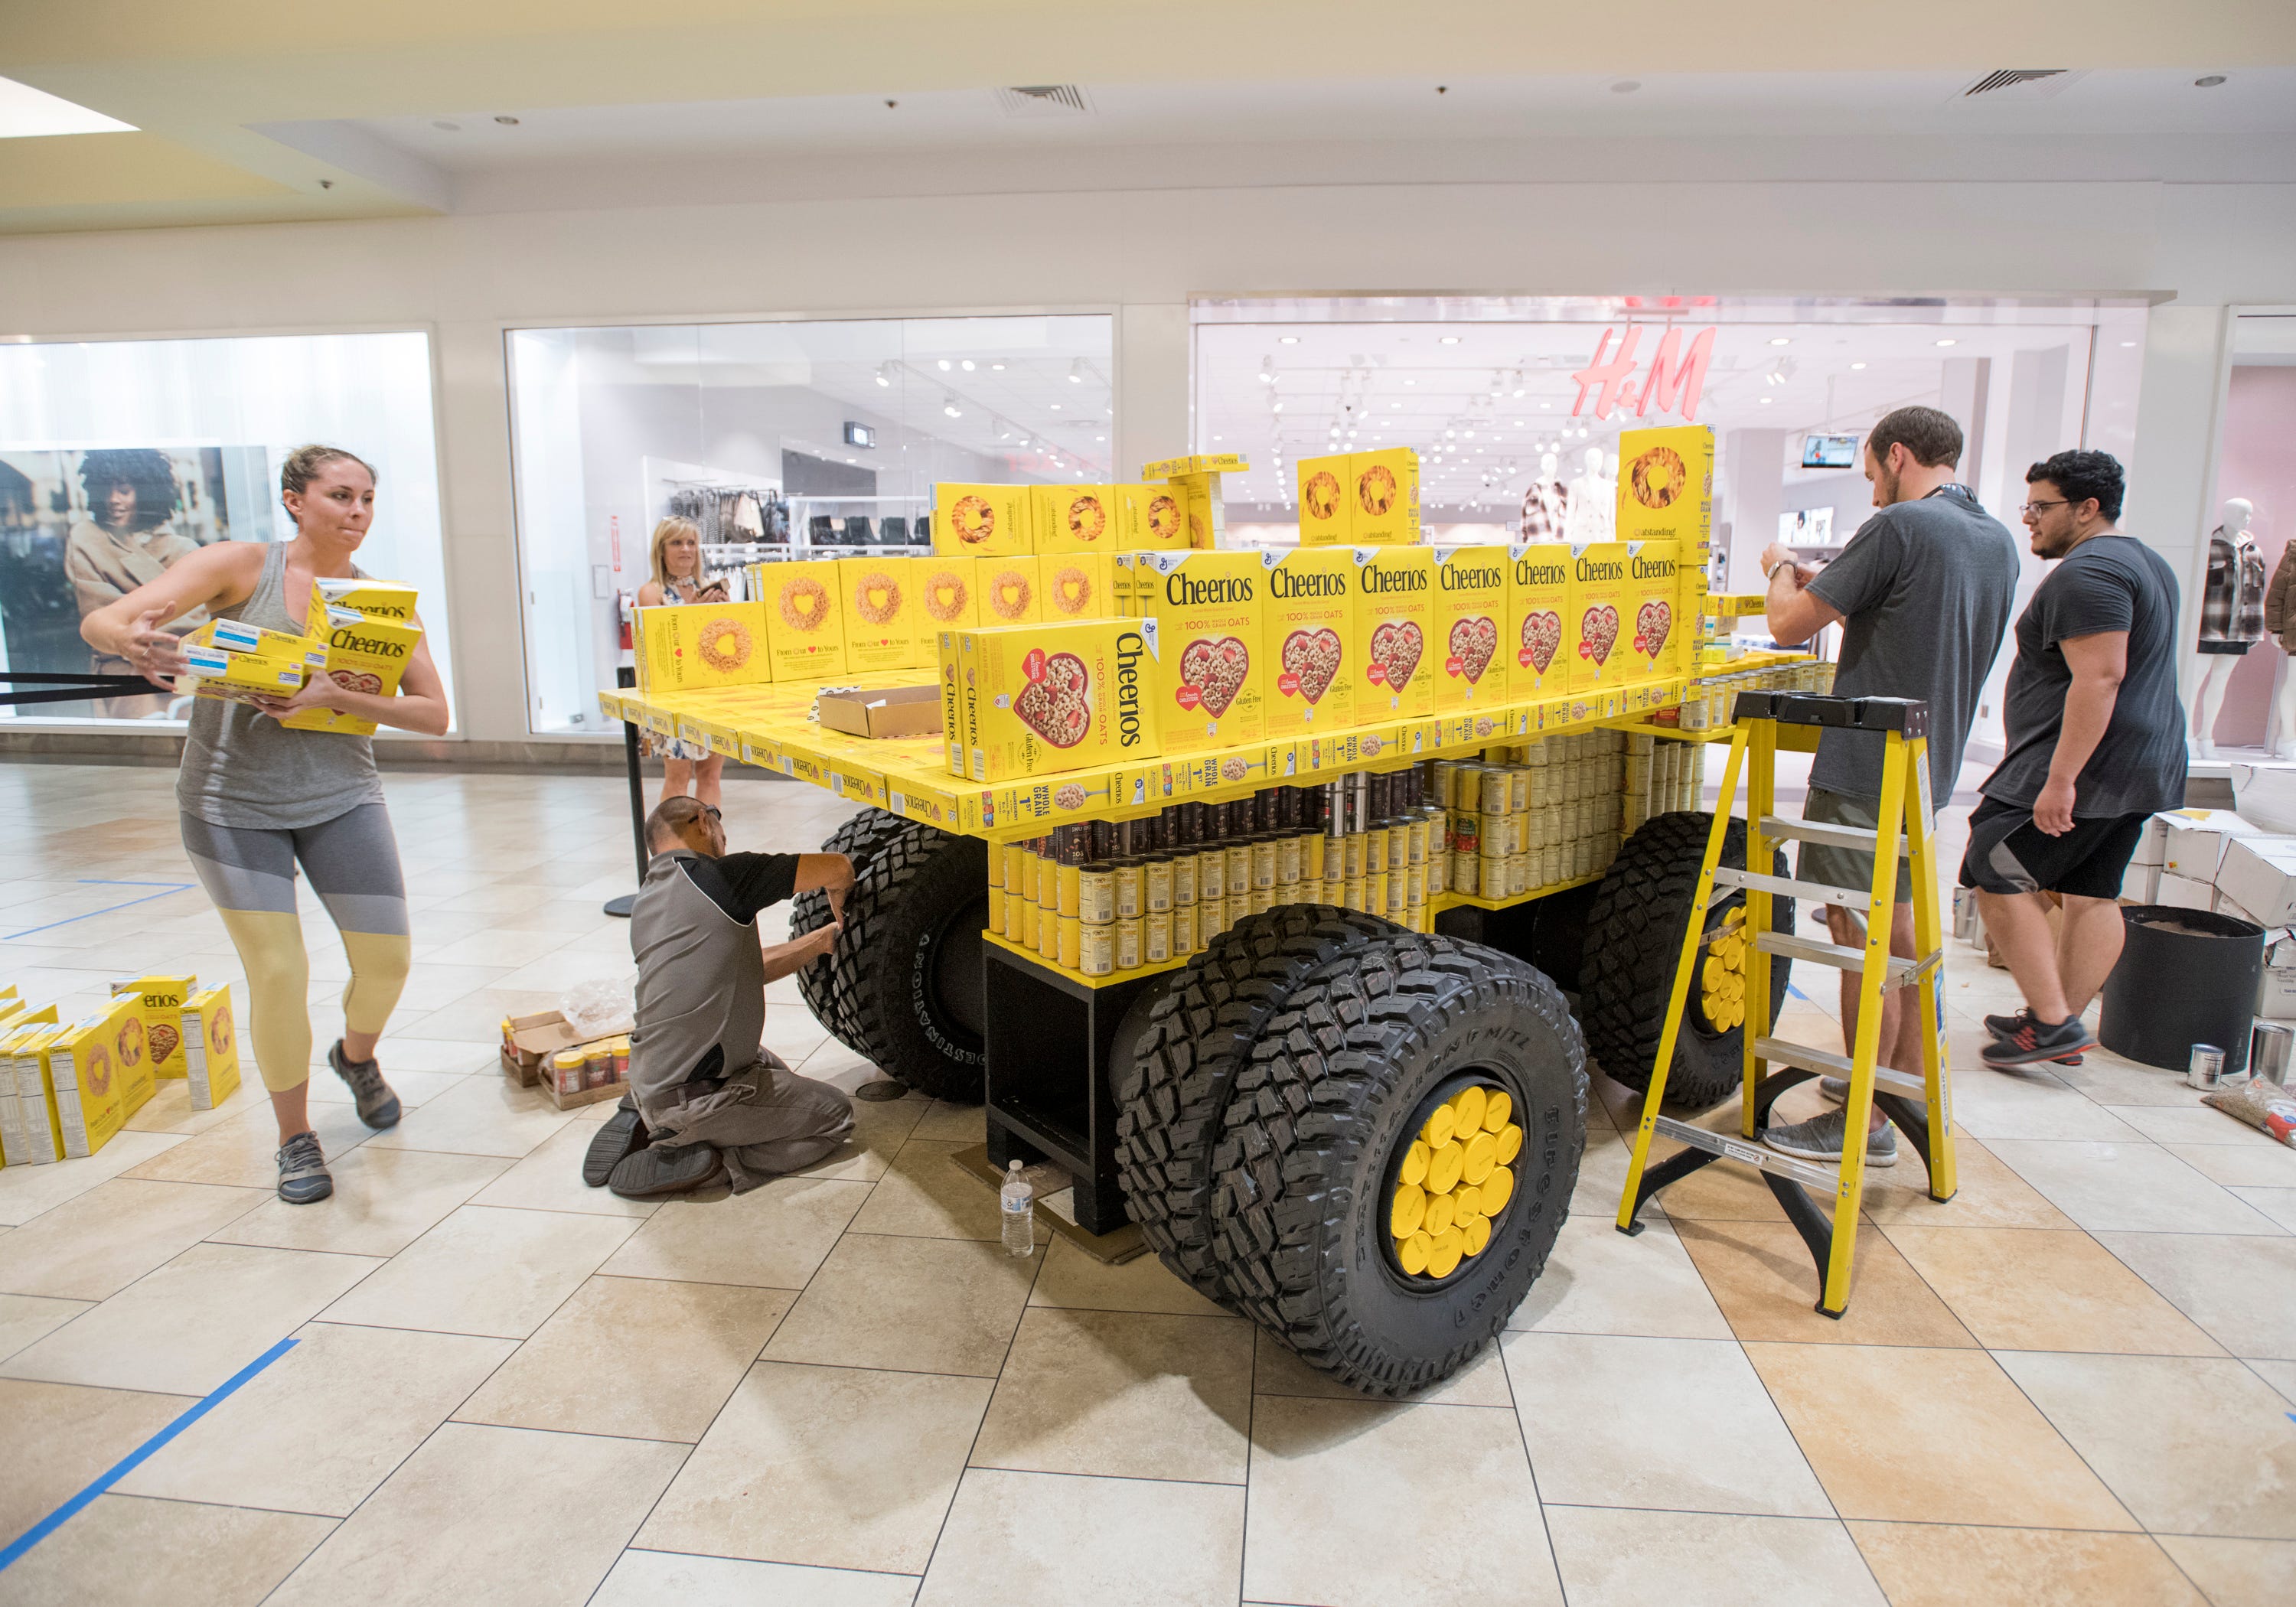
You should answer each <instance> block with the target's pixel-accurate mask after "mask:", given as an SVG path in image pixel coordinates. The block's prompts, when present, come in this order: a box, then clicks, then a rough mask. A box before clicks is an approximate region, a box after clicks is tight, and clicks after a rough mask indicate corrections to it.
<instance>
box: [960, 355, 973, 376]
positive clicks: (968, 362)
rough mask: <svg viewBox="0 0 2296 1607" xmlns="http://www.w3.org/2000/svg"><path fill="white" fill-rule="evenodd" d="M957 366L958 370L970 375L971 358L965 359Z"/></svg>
mask: <svg viewBox="0 0 2296 1607" xmlns="http://www.w3.org/2000/svg"><path fill="white" fill-rule="evenodd" d="M957 366H959V367H960V368H962V369H964V372H965V373H972V358H971V357H967V358H965V359H964V362H963V363H961V364H959V365H957Z"/></svg>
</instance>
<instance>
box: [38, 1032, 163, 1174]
mask: <svg viewBox="0 0 2296 1607" xmlns="http://www.w3.org/2000/svg"><path fill="white" fill-rule="evenodd" d="M135 1012H136V1001H135V999H133V998H131V997H127V996H121V997H119V998H117V999H114V1000H113V1001H112V1003H111V1009H109V1010H104V1011H100V1012H98V1013H96V1014H94V1015H91V1016H89V1017H88V1018H87V1019H86V1020H85V1021H81V1022H80V1023H79V1024H78V1025H77V1026H73V1027H67V1028H65V1029H63V1031H61V1033H59V1034H57V1035H56V1037H53V1039H51V1040H50V1041H49V1043H48V1046H47V1051H46V1054H47V1062H48V1092H49V1095H50V1096H51V1097H52V1098H53V1100H54V1104H53V1107H52V1108H53V1111H54V1112H55V1123H56V1135H57V1136H58V1137H59V1138H61V1140H62V1142H63V1152H64V1157H65V1159H66V1160H78V1159H81V1158H83V1157H85V1156H88V1155H93V1154H94V1153H95V1152H97V1151H98V1150H100V1149H102V1147H103V1146H104V1145H105V1144H109V1143H110V1142H111V1136H112V1135H113V1134H114V1133H117V1132H118V1131H119V1129H120V1127H122V1126H123V1125H125V1124H126V1122H127V1117H128V1114H129V1112H130V1111H133V1110H135V1109H136V1108H138V1107H140V1106H141V1105H142V1104H143V1101H144V1100H145V1099H149V1098H150V1097H151V1096H152V1066H151V1062H149V1061H148V1060H147V1059H146V1058H145V1057H144V1055H143V1023H142V1022H141V1021H137V1020H136V1019H135ZM131 1033H132V1034H133V1036H134V1047H135V1065H136V1067H137V1068H139V1069H140V1070H141V1074H142V1075H141V1078H140V1081H139V1080H136V1079H134V1078H133V1077H132V1074H131V1070H130V1069H129V1068H128V1067H127V1065H126V1064H124V1063H123V1061H124V1057H125V1055H126V1053H127V1046H128V1045H127V1038H128V1037H129V1035H130V1034H131ZM138 1086H140V1088H141V1090H142V1096H141V1097H140V1098H136V1099H135V1103H134V1104H130V1103H128V1101H129V1097H130V1089H131V1087H138Z"/></svg>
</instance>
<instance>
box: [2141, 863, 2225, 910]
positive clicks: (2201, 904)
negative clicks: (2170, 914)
mask: <svg viewBox="0 0 2296 1607" xmlns="http://www.w3.org/2000/svg"><path fill="white" fill-rule="evenodd" d="M2153 902H2154V903H2155V904H2165V905H2167V906H2169V908H2170V909H2214V908H2215V907H2216V902H2217V890H2216V889H2214V888H2212V887H2210V885H2209V884H2208V883H2207V882H2205V881H2195V880H2194V878H2192V877H2190V876H2178V875H2175V874H2173V873H2169V872H2166V871H2164V872H2162V873H2161V888H2160V891H2159V892H2158V893H2157V894H2155V895H2154V897H2153Z"/></svg>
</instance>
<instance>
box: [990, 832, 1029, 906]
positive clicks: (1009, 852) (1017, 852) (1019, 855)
mask: <svg viewBox="0 0 2296 1607" xmlns="http://www.w3.org/2000/svg"><path fill="white" fill-rule="evenodd" d="M991 857H993V858H995V859H996V863H997V865H999V866H1000V867H1001V873H1000V874H999V875H998V877H997V882H998V884H999V885H1000V886H1002V887H1003V888H1004V889H1005V891H1006V892H1008V893H1011V894H1013V895H1014V896H1015V897H1016V898H1017V897H1020V896H1021V893H1022V887H1021V861H1022V860H1023V859H1026V858H1027V857H1029V850H1028V849H1024V848H1022V847H1021V845H1020V844H1019V843H1017V842H1008V843H1006V844H1005V846H1004V847H1002V848H999V849H994V850H992V854H991Z"/></svg>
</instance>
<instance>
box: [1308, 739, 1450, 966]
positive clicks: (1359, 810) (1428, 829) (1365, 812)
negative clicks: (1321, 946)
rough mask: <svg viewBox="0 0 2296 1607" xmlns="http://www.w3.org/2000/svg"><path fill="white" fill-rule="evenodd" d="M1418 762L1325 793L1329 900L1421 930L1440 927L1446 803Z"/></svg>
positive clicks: (1348, 780)
mask: <svg viewBox="0 0 2296 1607" xmlns="http://www.w3.org/2000/svg"><path fill="white" fill-rule="evenodd" d="M1425 779H1426V778H1425V773H1424V772H1423V769H1422V768H1421V767H1418V766H1416V765H1413V766H1408V767H1405V768H1403V769H1399V770H1386V771H1374V772H1368V773H1364V774H1358V775H1349V776H1346V777H1343V778H1341V780H1339V781H1335V782H1332V783H1327V784H1326V785H1325V786H1324V788H1323V789H1322V791H1323V793H1324V805H1323V808H1324V830H1323V846H1322V852H1323V855H1324V863H1323V878H1322V881H1323V891H1322V898H1323V901H1324V903H1326V904H1338V905H1341V906H1344V907H1346V908H1348V909H1359V910H1365V911H1367V912H1369V913H1371V914H1379V915H1385V916H1386V917H1387V918H1388V919H1389V920H1390V921H1393V922H1396V923H1397V924H1398V925H1399V926H1405V927H1408V928H1409V929H1410V930H1412V931H1431V930H1432V925H1431V922H1432V920H1433V916H1432V913H1431V907H1432V906H1431V905H1430V904H1429V902H1428V900H1429V898H1431V890H1430V878H1431V877H1432V891H1433V892H1440V891H1441V890H1442V889H1443V886H1444V883H1445V879H1444V876H1443V873H1442V868H1441V867H1440V866H1439V865H1438V864H1437V861H1438V860H1439V858H1440V857H1441V856H1442V840H1443V834H1444V833H1443V825H1442V816H1443V810H1442V808H1441V807H1440V806H1439V805H1438V804H1436V803H1434V802H1433V801H1431V799H1429V798H1428V797H1427V796H1426V791H1425Z"/></svg>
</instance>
